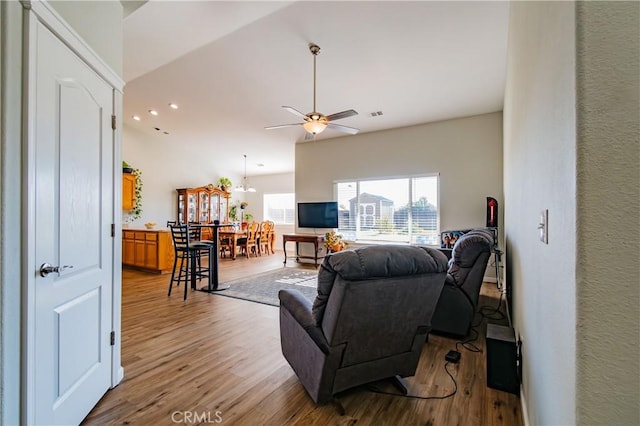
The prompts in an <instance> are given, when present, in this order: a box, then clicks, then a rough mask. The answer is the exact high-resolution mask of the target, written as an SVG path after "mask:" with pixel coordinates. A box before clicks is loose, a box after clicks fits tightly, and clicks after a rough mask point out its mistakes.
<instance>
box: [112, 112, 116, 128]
mask: <svg viewBox="0 0 640 426" xmlns="http://www.w3.org/2000/svg"><path fill="white" fill-rule="evenodd" d="M111 128H112V129H113V130H115V129H116V116H115V115H112V116H111Z"/></svg>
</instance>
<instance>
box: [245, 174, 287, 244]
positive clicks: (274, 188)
mask: <svg viewBox="0 0 640 426" xmlns="http://www.w3.org/2000/svg"><path fill="white" fill-rule="evenodd" d="M247 180H248V181H249V182H250V183H251V185H253V186H254V187H255V188H256V192H253V193H251V192H247V193H246V194H245V200H246V201H247V202H248V203H249V205H248V206H247V211H248V212H249V213H251V214H253V219H254V220H257V221H261V220H264V215H263V211H264V203H263V201H264V194H286V193H294V192H295V174H294V173H274V174H271V175H258V176H250V177H248V178H247ZM275 231H276V242H275V249H276V250H279V249H281V248H282V234H290V233H292V232H294V226H293V225H276V229H275ZM287 249H288V250H289V249H290V247H288V248H287Z"/></svg>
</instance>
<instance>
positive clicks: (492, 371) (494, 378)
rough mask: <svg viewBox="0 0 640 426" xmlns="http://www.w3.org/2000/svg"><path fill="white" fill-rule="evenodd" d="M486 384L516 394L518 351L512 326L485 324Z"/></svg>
mask: <svg viewBox="0 0 640 426" xmlns="http://www.w3.org/2000/svg"><path fill="white" fill-rule="evenodd" d="M486 347H487V351H486V352H487V386H489V387H490V388H494V389H499V390H503V391H505V392H510V393H513V394H516V395H518V394H519V393H520V381H519V380H518V353H517V348H516V338H515V334H514V332H513V328H511V327H507V326H503V325H497V324H487V338H486Z"/></svg>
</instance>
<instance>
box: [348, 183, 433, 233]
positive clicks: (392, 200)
mask: <svg viewBox="0 0 640 426" xmlns="http://www.w3.org/2000/svg"><path fill="white" fill-rule="evenodd" d="M335 190H336V195H337V200H338V208H339V212H338V214H339V219H338V231H339V232H340V233H341V234H342V235H343V236H344V238H345V239H347V240H351V241H362V242H398V243H414V244H433V245H438V244H439V243H440V231H439V217H438V176H423V177H411V178H401V179H379V180H361V181H352V182H339V183H336V184H335Z"/></svg>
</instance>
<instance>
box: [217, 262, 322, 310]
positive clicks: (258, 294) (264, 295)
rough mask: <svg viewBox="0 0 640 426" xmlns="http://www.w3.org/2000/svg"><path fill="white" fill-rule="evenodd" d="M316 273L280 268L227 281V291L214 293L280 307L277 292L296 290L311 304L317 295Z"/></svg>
mask: <svg viewBox="0 0 640 426" xmlns="http://www.w3.org/2000/svg"><path fill="white" fill-rule="evenodd" d="M317 276H318V272H317V271H313V270H309V271H307V270H305V269H292V268H280V269H276V270H273V271H269V272H264V273H262V274H258V275H252V276H250V277H246V278H240V279H237V280H234V281H227V282H225V283H224V285H229V286H230V287H229V288H228V289H227V290H224V291H219V292H216V293H215V294H216V295H218V296H225V297H233V298H235V299H243V300H249V301H251V302H257V303H264V304H265V305H272V306H280V300H279V299H278V291H280V290H281V289H296V290H298V291H300V292H301V293H302V294H304V296H305V297H306V298H307V299H309V300H310V301H312V302H313V300H314V299H315V298H316V294H317Z"/></svg>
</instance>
